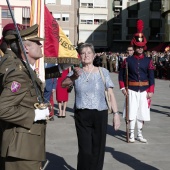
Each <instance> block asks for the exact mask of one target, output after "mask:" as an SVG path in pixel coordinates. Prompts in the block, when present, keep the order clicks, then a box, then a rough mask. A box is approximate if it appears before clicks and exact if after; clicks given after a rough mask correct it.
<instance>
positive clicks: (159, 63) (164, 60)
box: [94, 45, 170, 80]
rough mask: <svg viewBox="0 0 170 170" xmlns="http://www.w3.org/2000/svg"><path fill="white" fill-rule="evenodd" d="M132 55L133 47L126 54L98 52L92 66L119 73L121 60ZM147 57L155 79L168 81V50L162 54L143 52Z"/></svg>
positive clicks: (169, 59) (169, 75) (169, 69)
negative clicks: (151, 64)
mask: <svg viewBox="0 0 170 170" xmlns="http://www.w3.org/2000/svg"><path fill="white" fill-rule="evenodd" d="M133 53H134V49H133V46H131V45H130V46H128V48H127V51H126V52H124V53H123V52H122V53H119V52H99V53H96V58H95V60H94V65H96V66H101V67H104V68H106V69H108V70H109V71H110V72H119V69H120V67H121V64H122V62H123V60H124V59H125V58H127V57H129V56H132V55H133ZM144 53H145V55H146V56H147V57H150V58H151V59H152V60H153V63H154V66H155V69H154V73H155V78H159V79H168V80H169V79H170V49H169V48H167V49H165V51H164V52H157V51H151V52H150V51H145V52H144Z"/></svg>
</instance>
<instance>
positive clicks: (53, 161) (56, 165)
mask: <svg viewBox="0 0 170 170" xmlns="http://www.w3.org/2000/svg"><path fill="white" fill-rule="evenodd" d="M46 158H47V160H49V163H48V165H47V166H46V168H45V170H56V169H58V170H76V169H74V168H73V167H71V166H70V165H68V164H67V162H66V161H65V160H64V158H62V157H60V156H58V155H54V154H52V153H49V152H46Z"/></svg>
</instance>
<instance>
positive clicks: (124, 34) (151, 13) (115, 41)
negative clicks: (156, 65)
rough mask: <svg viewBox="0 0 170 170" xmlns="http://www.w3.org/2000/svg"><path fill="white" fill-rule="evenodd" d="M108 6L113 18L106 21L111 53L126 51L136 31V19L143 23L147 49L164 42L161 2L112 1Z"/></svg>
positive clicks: (140, 0) (148, 0)
mask: <svg viewBox="0 0 170 170" xmlns="http://www.w3.org/2000/svg"><path fill="white" fill-rule="evenodd" d="M110 6H111V8H112V12H111V13H112V16H113V17H112V19H111V20H110V21H108V25H109V28H110V29H109V30H108V35H109V36H108V47H109V48H110V49H111V50H112V51H115V50H119V51H123V50H126V47H127V46H128V45H129V44H130V41H131V39H132V37H133V34H134V33H136V31H137V30H136V22H137V20H138V19H142V20H143V21H144V29H143V33H144V35H145V36H146V38H147V40H148V44H147V46H148V49H149V48H152V47H154V46H156V45H158V44H159V43H160V42H162V41H163V40H164V19H163V18H162V16H161V0H113V1H112V5H110ZM110 10H111V9H110Z"/></svg>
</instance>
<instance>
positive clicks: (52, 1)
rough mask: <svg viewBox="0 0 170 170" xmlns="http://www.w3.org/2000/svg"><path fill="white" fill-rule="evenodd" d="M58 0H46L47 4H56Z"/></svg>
mask: <svg viewBox="0 0 170 170" xmlns="http://www.w3.org/2000/svg"><path fill="white" fill-rule="evenodd" d="M55 3H56V0H45V4H55Z"/></svg>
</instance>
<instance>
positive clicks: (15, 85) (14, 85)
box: [11, 81, 21, 93]
mask: <svg viewBox="0 0 170 170" xmlns="http://www.w3.org/2000/svg"><path fill="white" fill-rule="evenodd" d="M20 88H21V84H20V83H18V82H17V81H13V82H12V84H11V92H12V93H16V92H18V91H19V89H20Z"/></svg>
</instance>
